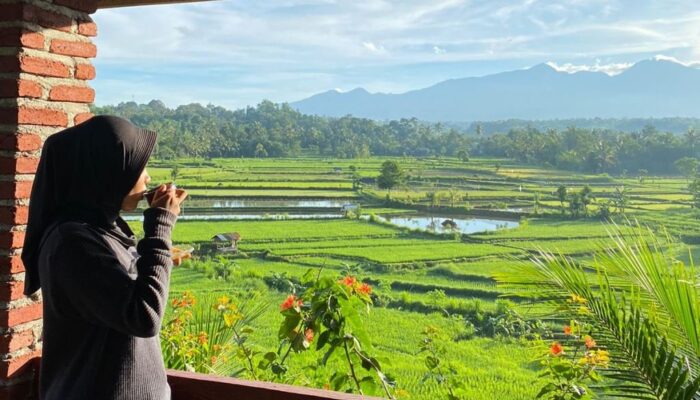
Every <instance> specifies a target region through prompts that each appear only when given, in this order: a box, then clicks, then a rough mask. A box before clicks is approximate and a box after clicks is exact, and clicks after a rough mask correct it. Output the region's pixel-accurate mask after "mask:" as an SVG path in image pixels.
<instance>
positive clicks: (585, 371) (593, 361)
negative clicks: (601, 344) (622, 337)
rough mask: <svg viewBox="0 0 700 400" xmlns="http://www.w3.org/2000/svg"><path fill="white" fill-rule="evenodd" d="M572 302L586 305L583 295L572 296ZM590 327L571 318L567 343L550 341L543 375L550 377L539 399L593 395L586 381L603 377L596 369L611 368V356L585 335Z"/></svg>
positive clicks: (567, 327)
mask: <svg viewBox="0 0 700 400" xmlns="http://www.w3.org/2000/svg"><path fill="white" fill-rule="evenodd" d="M572 301H573V302H578V303H579V304H585V303H583V302H582V299H580V298H579V299H576V298H573V299H572ZM588 330H590V328H589V327H586V326H584V325H582V324H580V323H579V322H578V321H575V320H572V321H571V323H570V324H569V325H566V326H564V329H563V333H564V336H565V339H566V340H567V342H568V344H567V345H564V344H562V343H560V342H553V343H551V344H550V346H549V351H548V352H547V354H545V355H544V357H543V359H542V365H543V366H544V367H545V371H544V373H543V374H542V376H544V377H547V378H548V382H547V384H546V385H545V386H544V387H543V388H542V389H541V390H540V392H539V394H538V395H537V398H538V399H541V398H543V399H551V400H568V399H584V398H589V397H590V390H589V389H588V387H587V383H588V382H589V381H590V382H598V381H600V380H601V376H600V374H599V373H598V371H597V369H598V368H607V367H608V364H609V362H610V355H609V353H608V351H606V350H604V349H600V348H598V345H597V343H596V341H595V339H593V337H591V336H590V335H586V334H584V332H586V331H588Z"/></svg>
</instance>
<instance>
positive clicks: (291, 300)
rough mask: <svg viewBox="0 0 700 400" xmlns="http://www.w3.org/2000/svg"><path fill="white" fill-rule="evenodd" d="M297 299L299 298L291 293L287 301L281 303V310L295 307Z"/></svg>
mask: <svg viewBox="0 0 700 400" xmlns="http://www.w3.org/2000/svg"><path fill="white" fill-rule="evenodd" d="M296 299H297V298H296V297H295V296H294V295H293V294H290V295H289V296H287V299H286V300H285V301H283V302H282V304H281V305H280V310H281V311H285V310H289V309H290V308H292V307H294V302H295V301H296ZM299 303H301V300H299ZM299 305H301V304H299Z"/></svg>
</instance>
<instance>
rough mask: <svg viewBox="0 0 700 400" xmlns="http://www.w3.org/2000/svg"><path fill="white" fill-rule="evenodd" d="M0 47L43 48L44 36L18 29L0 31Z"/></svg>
mask: <svg viewBox="0 0 700 400" xmlns="http://www.w3.org/2000/svg"><path fill="white" fill-rule="evenodd" d="M0 46H13V47H20V46H22V47H29V48H32V49H43V48H44V35H42V34H41V33H38V32H33V31H29V30H26V29H22V28H20V27H9V28H1V29H0Z"/></svg>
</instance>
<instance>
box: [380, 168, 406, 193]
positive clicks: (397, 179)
mask: <svg viewBox="0 0 700 400" xmlns="http://www.w3.org/2000/svg"><path fill="white" fill-rule="evenodd" d="M403 179H404V173H403V170H401V166H400V165H399V163H397V162H396V161H394V160H387V161H384V162H383V163H382V169H381V171H380V172H379V177H377V186H379V188H380V189H386V190H387V191H388V192H389V193H391V189H393V188H394V187H396V186H398V185H399V184H401V183H402V182H403Z"/></svg>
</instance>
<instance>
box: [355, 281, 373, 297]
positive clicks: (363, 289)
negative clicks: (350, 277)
mask: <svg viewBox="0 0 700 400" xmlns="http://www.w3.org/2000/svg"><path fill="white" fill-rule="evenodd" d="M357 292H358V293H362V294H366V295H369V294H370V293H372V286H370V285H368V284H366V283H363V284H362V285H360V287H358V288H357Z"/></svg>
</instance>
